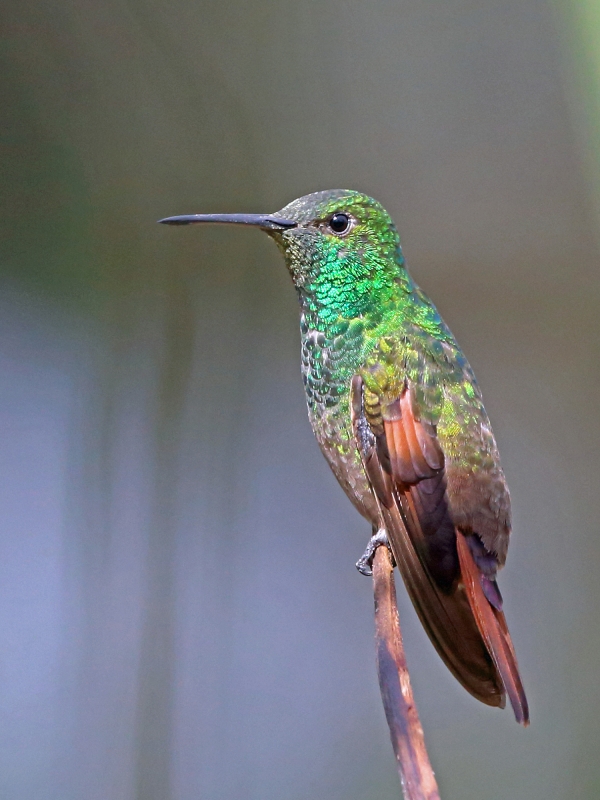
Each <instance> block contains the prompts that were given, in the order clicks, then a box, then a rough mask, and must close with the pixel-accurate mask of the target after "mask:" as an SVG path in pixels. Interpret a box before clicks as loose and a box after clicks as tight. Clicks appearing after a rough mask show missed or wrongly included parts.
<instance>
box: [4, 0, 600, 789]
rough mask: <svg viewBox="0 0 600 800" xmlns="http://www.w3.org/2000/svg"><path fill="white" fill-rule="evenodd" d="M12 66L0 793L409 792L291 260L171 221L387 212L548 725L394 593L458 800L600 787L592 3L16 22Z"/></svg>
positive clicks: (432, 742) (424, 709) (155, 12)
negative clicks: (354, 208) (490, 513)
mask: <svg viewBox="0 0 600 800" xmlns="http://www.w3.org/2000/svg"><path fill="white" fill-rule="evenodd" d="M1 41H2V47H1V49H0V58H1V62H2V66H1V69H0V93H1V94H0V96H1V100H0V115H1V116H2V125H1V136H0V152H1V163H0V170H1V179H0V288H1V292H0V372H1V375H2V379H1V381H0V418H1V434H0V435H1V442H2V445H1V447H0V507H1V509H2V511H1V515H0V517H1V519H2V523H1V525H0V798H1V800H32V798H44V800H197V799H198V798H206V799H207V800H238V798H239V800H301V799H304V798H307V797H317V798H325V797H326V798H328V800H352V799H353V798H365V797H368V798H373V799H374V800H380V799H381V800H383V799H384V798H386V799H387V798H394V797H398V796H399V787H398V782H397V775H396V772H395V766H394V760H393V757H392V752H391V747H390V743H389V740H388V733H387V728H386V725H385V720H384V716H383V712H382V710H381V703H380V698H379V693H378V687H377V684H376V676H375V667H374V652H373V622H372V587H371V582H370V581H369V580H367V579H365V578H362V577H361V576H360V575H359V574H358V573H357V572H356V570H355V568H354V562H355V561H356V559H357V557H358V556H359V555H360V554H361V553H362V550H363V548H364V545H365V542H366V539H367V537H368V535H369V530H368V527H367V525H366V523H365V522H364V521H363V520H361V519H360V518H359V516H358V515H357V514H356V512H355V511H354V510H353V508H352V507H351V506H350V503H349V502H348V501H347V500H346V498H345V497H344V495H343V493H342V491H341V489H339V487H338V486H337V484H336V482H335V479H334V478H333V476H332V475H331V474H330V472H329V470H328V468H327V466H326V464H325V462H324V460H323V459H322V457H321V454H320V453H319V451H318V448H317V445H316V443H315V442H314V440H313V436H312V433H311V431H310V428H309V424H308V421H307V419H306V410H305V401H304V393H303V388H302V382H301V379H300V374H299V352H298V351H299V347H298V342H299V333H298V319H297V302H296V299H295V296H294V291H293V289H292V286H291V283H290V281H289V278H288V276H287V274H286V272H285V269H284V267H283V264H282V260H281V258H280V255H279V253H278V252H277V250H276V248H275V247H274V246H273V243H272V242H270V241H269V240H268V239H267V237H266V236H263V235H262V234H260V233H259V232H257V231H253V230H241V229H233V228H230V229H227V228H219V229H216V228H202V229H200V228H190V229H172V228H166V227H163V226H159V225H156V224H155V220H156V219H158V218H160V217H163V216H167V215H172V214H180V213H192V212H200V211H206V212H210V211H256V212H263V211H275V210H276V209H278V208H280V207H282V206H283V205H285V204H286V203H287V202H288V201H290V200H291V199H293V198H294V197H297V196H299V195H302V194H305V193H307V192H310V191H315V190H319V189H326V188H334V187H340V188H356V189H360V190H363V191H366V192H368V193H369V194H372V195H374V196H375V197H377V198H378V199H379V200H380V201H381V202H382V203H383V204H384V205H385V206H386V207H387V208H388V210H389V211H390V213H391V214H392V216H393V217H394V218H395V220H396V222H397V224H398V228H399V230H400V233H401V236H402V240H403V245H404V251H405V255H406V257H407V260H408V263H409V265H410V267H411V270H412V272H413V274H414V276H415V278H416V280H417V281H418V282H419V283H420V284H421V285H422V286H423V287H424V288H425V289H426V290H427V291H428V292H429V294H430V295H431V296H432V297H433V298H434V300H435V302H436V303H437V305H438V307H439V308H440V310H441V312H442V314H443V316H444V317H445V319H446V320H447V322H448V323H449V325H450V327H451V328H452V329H453V331H454V333H455V334H456V336H457V338H458V339H459V341H460V342H461V344H462V346H463V348H464V349H465V351H466V353H467V356H468V357H469V359H470V360H471V362H472V364H473V367H474V369H475V372H476V374H477V376H478V378H479V381H480V383H481V385H482V388H483V392H484V396H485V398H486V405H487V407H488V411H489V412H490V416H491V418H492V421H493V424H494V427H495V432H496V435H497V438H498V440H499V445H500V450H501V452H502V456H503V464H504V467H505V471H506V473H507V476H508V480H509V484H510V486H511V487H512V495H513V503H514V536H513V543H512V547H511V552H510V554H509V559H508V566H507V568H506V570H505V572H504V573H503V574H502V576H501V586H502V590H503V592H504V595H505V597H506V608H507V615H508V619H509V622H510V626H511V630H512V632H513V638H514V640H515V643H516V647H517V652H518V654H519V660H520V664H521V667H522V673H523V676H524V680H525V684H526V687H527V690H528V694H529V697H530V702H531V706H532V725H531V727H530V728H529V729H528V730H522V729H520V728H519V727H518V726H517V725H516V724H515V722H514V720H513V719H512V716H511V713H510V711H509V710H507V711H505V712H504V713H500V712H498V711H496V710H493V709H489V708H486V707H484V706H482V705H480V704H478V703H477V702H476V701H475V700H473V699H472V698H471V697H470V696H469V695H467V694H466V693H465V692H464V690H462V689H461V688H460V687H459V685H458V684H457V683H456V682H455V681H454V679H453V678H452V677H451V676H450V674H449V673H448V672H447V670H446V669H445V667H444V666H443V665H442V663H441V661H440V660H439V658H438V657H437V656H436V655H435V653H434V650H433V648H432V646H431V645H430V644H429V642H428V640H427V639H426V636H425V634H424V633H423V631H422V630H421V628H420V626H419V624H418V622H417V621H416V617H415V614H414V612H413V610H412V607H410V603H409V602H408V600H407V597H406V594H405V592H404V589H403V587H401V586H399V587H398V589H399V600H400V613H401V618H402V623H403V629H404V632H405V639H406V647H407V651H408V659H409V666H410V669H411V673H412V676H413V680H414V684H415V693H416V698H417V702H418V706H419V709H420V712H421V715H422V720H423V724H424V728H425V733H426V738H427V741H428V744H429V748H430V753H431V757H432V761H433V765H434V768H435V769H436V772H437V776H438V779H439V783H440V789H441V793H442V797H443V798H444V800H449V799H450V798H455V799H456V800H458V799H459V798H460V800H470V799H472V800H475V799H477V800H482V798H485V800H507V799H510V800H515V799H516V798H528V800H537V799H538V798H539V799H540V800H541V798H544V800H566V798H569V799H572V798H573V799H574V798H592V797H597V796H598V795H599V794H600V759H599V758H598V749H599V746H600V692H598V688H597V686H598V683H597V675H598V662H599V659H600V634H599V626H598V620H597V610H598V606H599V601H600V589H599V581H598V574H597V561H598V558H599V556H600V536H599V532H598V523H597V519H598V513H599V511H600V493H599V491H598V487H599V482H598V478H599V474H598V473H599V467H598V464H599V457H598V456H599V451H600V424H599V421H598V410H597V407H598V396H599V391H598V389H599V378H600V375H599V342H600V314H599V313H598V302H599V299H600V298H599V295H600V277H599V270H598V266H599V258H598V255H599V252H598V251H599V243H600V235H599V234H600V100H599V98H600V46H599V45H598V41H600V2H598V0H579V2H577V3H576V2H574V0H573V2H572V3H569V2H567V1H566V0H565V2H563V3H560V2H558V0H557V2H556V3H554V4H549V3H547V2H543V1H542V0H533V1H530V2H524V0H519V1H517V0H508V1H507V0H503V2H500V0H480V2H467V1H466V0H449V1H448V2H445V3H443V4H441V3H438V2H435V1H434V0H424V1H423V2H419V3H413V2H409V1H408V0H381V2H376V3H371V4H367V3H360V2H356V0H351V1H350V2H347V3H333V2H329V0H327V1H326V2H320V3H317V2H310V1H309V0H293V1H292V0H278V2H273V0H270V1H269V0H266V1H265V2H262V1H261V0H256V2H253V3H244V2H241V0H230V2H228V3H222V2H214V0H200V1H199V2H198V1H197V2H190V0H173V2H171V3H168V4H163V3H159V2H157V1H156V0H125V2H123V1H122V0H121V2H116V0H79V1H78V2H77V3H64V2H56V0H44V2H42V0H30V2H28V3H22V2H17V1H16V0H6V2H5V3H4V6H3V27H2V38H1Z"/></svg>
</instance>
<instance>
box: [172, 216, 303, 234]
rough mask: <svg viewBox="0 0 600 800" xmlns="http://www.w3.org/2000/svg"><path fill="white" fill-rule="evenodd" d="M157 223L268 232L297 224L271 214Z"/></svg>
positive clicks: (187, 218) (197, 218) (181, 219)
mask: <svg viewBox="0 0 600 800" xmlns="http://www.w3.org/2000/svg"><path fill="white" fill-rule="evenodd" d="M158 221H159V222H162V223H163V224H164V225H191V224H193V223H197V222H208V223H217V224H225V225H255V226H256V227H258V228H263V230H268V231H273V230H284V229H285V228H295V227H296V226H297V224H298V223H297V222H294V220H292V219H282V218H281V217H276V216H273V215H272V214H183V215H182V216H179V217H165V219H159V220H158Z"/></svg>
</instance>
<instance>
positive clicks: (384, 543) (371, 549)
mask: <svg viewBox="0 0 600 800" xmlns="http://www.w3.org/2000/svg"><path fill="white" fill-rule="evenodd" d="M378 547H387V549H388V550H389V551H390V553H391V552H392V548H391V547H390V542H389V540H388V536H387V532H386V530H385V528H379V530H378V531H377V533H374V534H373V536H371V538H370V539H369V543H368V544H367V549H366V550H365V552H364V553H363V554H362V556H361V557H360V558H359V559H358V561H357V562H356V569H357V570H358V571H359V572H360V574H361V575H366V576H367V577H368V576H370V575H372V574H373V559H374V558H375V551H376V550H377V548H378ZM392 560H393V554H392Z"/></svg>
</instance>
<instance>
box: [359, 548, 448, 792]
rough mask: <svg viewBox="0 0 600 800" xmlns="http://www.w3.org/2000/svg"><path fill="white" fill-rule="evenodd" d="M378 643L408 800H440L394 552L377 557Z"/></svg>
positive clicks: (383, 691)
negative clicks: (412, 672)
mask: <svg viewBox="0 0 600 800" xmlns="http://www.w3.org/2000/svg"><path fill="white" fill-rule="evenodd" d="M373 591H374V594H375V642H376V646H377V671H378V674H379V688H380V689H381V697H382V700H383V707H384V709H385V716H386V718H387V722H388V726H389V729H390V737H391V740H392V746H393V748H394V753H395V754H396V762H397V765H398V774H399V775H400V782H401V784H402V791H403V794H404V798H405V800H440V795H439V792H438V787H437V783H436V780H435V776H434V774H433V770H432V769H431V763H430V761H429V756H428V755H427V749H426V747H425V739H424V737H423V728H422V727H421V722H420V720H419V715H418V713H417V707H416V706H415V701H414V698H413V693H412V688H411V685H410V677H409V674H408V668H407V666H406V658H405V656H404V647H403V645H402V634H401V632H400V619H399V617H398V607H397V603H396V587H395V585H394V572H393V565H392V561H391V557H390V553H389V550H388V548H387V547H378V548H377V550H376V551H375V557H374V559H373Z"/></svg>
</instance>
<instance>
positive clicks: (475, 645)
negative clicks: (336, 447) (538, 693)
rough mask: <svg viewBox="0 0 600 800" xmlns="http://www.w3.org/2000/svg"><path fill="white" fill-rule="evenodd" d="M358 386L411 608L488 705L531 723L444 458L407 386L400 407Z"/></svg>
mask: <svg viewBox="0 0 600 800" xmlns="http://www.w3.org/2000/svg"><path fill="white" fill-rule="evenodd" d="M367 394H369V395H370V396H369V397H365V387H364V384H363V380H362V378H361V377H360V376H358V375H357V376H355V377H354V379H353V381H352V422H353V430H354V435H355V438H356V441H357V445H358V448H359V451H360V453H361V457H362V460H363V464H364V467H365V471H366V473H367V476H368V478H369V481H370V483H371V486H372V488H373V491H374V493H375V495H376V496H377V498H378V501H379V506H380V509H381V514H382V517H383V522H384V524H385V528H386V530H387V533H388V537H389V540H390V544H391V547H392V550H393V553H394V556H395V559H396V562H397V564H398V568H399V570H400V572H401V574H402V577H403V579H404V582H405V584H406V588H407V590H408V593H409V595H410V597H411V600H412V602H413V604H414V606H415V608H416V610H417V613H418V615H419V617H420V619H421V622H422V624H423V626H424V628H425V630H426V631H427V633H428V635H429V637H430V639H431V641H432V642H433V644H434V646H435V647H436V649H437V651H438V653H439V654H440V656H441V657H442V659H443V661H444V662H445V664H446V665H447V666H448V668H449V669H450V671H451V672H452V673H453V675H454V676H455V677H456V678H457V679H458V680H459V681H460V683H461V684H462V685H463V686H464V687H465V689H467V690H468V691H469V692H470V693H471V694H472V695H474V696H475V697H476V698H477V699H478V700H481V701H482V702H483V703H486V704H487V705H491V706H500V707H503V706H504V704H505V693H506V694H508V696H509V699H510V702H511V704H512V707H513V710H514V713H515V717H516V718H517V721H518V722H521V723H523V724H527V723H528V720H529V714H528V708H527V700H526V698H525V693H524V691H523V687H522V684H521V680H520V677H519V672H518V667H517V662H516V658H515V654H514V649H513V646H512V642H511V639H510V635H509V633H508V629H507V627H506V621H505V618H504V614H503V613H502V611H501V610H500V609H499V608H494V607H493V606H492V605H491V604H490V602H489V601H488V600H487V598H486V596H485V594H484V592H483V588H482V584H481V577H482V576H481V573H480V570H479V568H478V567H477V565H476V563H475V560H474V558H473V555H472V552H471V549H470V547H469V544H468V541H467V537H465V535H464V534H463V533H461V532H460V531H459V530H457V529H456V528H455V526H454V523H453V522H452V517H451V513H450V509H449V507H448V499H447V493H446V475H445V469H444V453H443V450H442V448H441V446H440V443H439V441H438V438H437V434H436V431H435V427H434V426H433V425H431V424H429V423H428V422H426V421H425V420H421V419H419V417H418V414H415V410H414V405H415V401H414V397H413V393H412V391H411V387H410V385H409V384H408V383H407V384H405V386H404V389H403V391H402V393H401V395H400V396H399V397H397V398H396V399H395V400H394V401H393V402H386V403H385V404H380V405H377V398H374V397H373V396H372V394H371V393H367Z"/></svg>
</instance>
